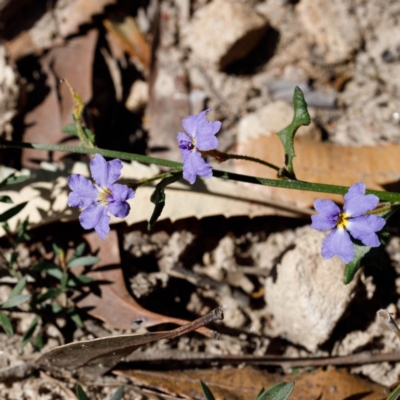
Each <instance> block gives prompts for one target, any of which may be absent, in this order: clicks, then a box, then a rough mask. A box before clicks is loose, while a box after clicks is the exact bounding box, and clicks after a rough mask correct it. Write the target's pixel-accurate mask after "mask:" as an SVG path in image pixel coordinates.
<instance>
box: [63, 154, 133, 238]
mask: <svg viewBox="0 0 400 400" xmlns="http://www.w3.org/2000/svg"><path fill="white" fill-rule="evenodd" d="M121 169H122V163H121V160H118V159H117V160H111V161H108V162H107V161H106V160H105V159H104V157H103V156H101V155H100V154H96V155H95V156H94V157H93V159H92V161H90V172H91V174H92V177H93V179H94V181H95V183H96V185H93V183H92V182H91V181H90V180H89V179H87V178H85V177H84V176H83V175H80V174H73V175H71V176H69V177H68V186H69V187H70V189H71V190H72V192H71V193H70V194H69V196H68V205H69V206H70V207H80V208H83V209H84V210H83V211H82V212H81V215H80V216H79V222H80V223H81V225H82V227H83V228H84V229H92V228H94V229H95V231H96V232H97V233H98V235H99V236H100V237H101V238H102V239H105V237H106V236H107V233H108V232H109V231H110V226H109V222H110V217H109V216H108V211H109V212H110V213H111V214H112V215H114V216H116V217H119V218H125V217H126V216H127V215H128V213H129V210H130V206H129V204H128V203H127V202H126V200H128V199H132V198H133V196H134V195H135V192H134V191H133V190H132V189H131V188H129V187H128V186H126V185H121V184H119V183H114V182H115V181H116V180H117V179H118V178H119V177H120V175H121Z"/></svg>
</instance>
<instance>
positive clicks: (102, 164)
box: [90, 154, 122, 188]
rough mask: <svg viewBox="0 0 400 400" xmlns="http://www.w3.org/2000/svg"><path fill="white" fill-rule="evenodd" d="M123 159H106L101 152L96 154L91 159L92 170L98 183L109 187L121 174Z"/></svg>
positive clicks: (103, 186)
mask: <svg viewBox="0 0 400 400" xmlns="http://www.w3.org/2000/svg"><path fill="white" fill-rule="evenodd" d="M121 170H122V163H121V160H118V159H115V160H111V161H108V162H107V161H106V160H105V158H104V157H103V156H102V155H101V154H96V155H95V156H94V157H93V158H92V160H91V161H90V172H91V174H92V177H93V179H94V181H95V182H96V184H97V185H98V186H100V187H102V188H109V187H110V186H111V185H112V184H113V183H114V182H115V181H116V180H117V179H118V178H119V177H120V175H121Z"/></svg>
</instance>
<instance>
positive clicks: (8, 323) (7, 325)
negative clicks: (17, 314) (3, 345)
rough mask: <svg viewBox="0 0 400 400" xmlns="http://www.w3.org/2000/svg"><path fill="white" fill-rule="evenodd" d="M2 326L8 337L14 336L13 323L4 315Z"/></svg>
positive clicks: (1, 318) (0, 322) (1, 314)
mask: <svg viewBox="0 0 400 400" xmlns="http://www.w3.org/2000/svg"><path fill="white" fill-rule="evenodd" d="M0 325H1V326H2V327H3V329H4V332H5V333H7V335H12V334H13V333H14V330H13V327H12V325H11V321H10V319H9V318H8V316H7V315H6V314H4V313H0Z"/></svg>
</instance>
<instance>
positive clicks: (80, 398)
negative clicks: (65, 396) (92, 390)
mask: <svg viewBox="0 0 400 400" xmlns="http://www.w3.org/2000/svg"><path fill="white" fill-rule="evenodd" d="M76 397H78V400H89V397H87V396H86V393H85V391H84V390H83V389H82V387H81V386H80V385H77V386H76Z"/></svg>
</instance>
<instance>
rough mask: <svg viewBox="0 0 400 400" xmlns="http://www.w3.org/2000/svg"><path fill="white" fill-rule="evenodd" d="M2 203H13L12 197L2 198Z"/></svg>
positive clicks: (0, 199)
mask: <svg viewBox="0 0 400 400" xmlns="http://www.w3.org/2000/svg"><path fill="white" fill-rule="evenodd" d="M0 202H2V203H12V202H13V201H12V200H11V197H10V196H0Z"/></svg>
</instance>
